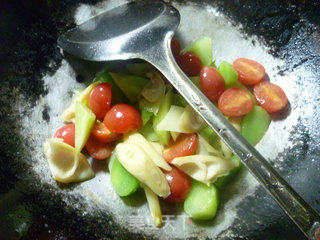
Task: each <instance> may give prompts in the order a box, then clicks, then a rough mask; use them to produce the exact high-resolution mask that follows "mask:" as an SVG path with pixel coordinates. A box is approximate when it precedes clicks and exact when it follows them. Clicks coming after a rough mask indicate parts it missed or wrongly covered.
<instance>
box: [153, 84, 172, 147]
mask: <svg viewBox="0 0 320 240" xmlns="http://www.w3.org/2000/svg"><path fill="white" fill-rule="evenodd" d="M172 100H173V93H172V90H169V91H168V92H167V93H166V95H165V96H164V98H163V99H161V103H160V108H159V111H158V114H157V115H155V116H154V117H153V129H154V131H155V133H156V134H157V135H158V138H159V142H160V143H161V144H163V145H168V144H169V141H170V132H169V131H161V130H157V126H158V124H159V123H160V122H161V121H162V119H163V118H164V117H165V116H166V115H167V113H168V111H169V109H170V106H171V104H172Z"/></svg>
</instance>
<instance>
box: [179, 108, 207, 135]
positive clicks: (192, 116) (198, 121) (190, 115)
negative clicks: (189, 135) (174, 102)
mask: <svg viewBox="0 0 320 240" xmlns="http://www.w3.org/2000/svg"><path fill="white" fill-rule="evenodd" d="M204 124H205V122H204V120H203V119H202V118H201V117H200V116H199V114H198V113H196V112H195V111H194V110H193V109H192V107H191V106H190V105H188V106H186V107H185V108H184V111H183V114H182V115H181V118H180V127H181V129H183V130H184V131H185V132H198V131H199V130H200V129H201V128H202V127H203V126H204Z"/></svg>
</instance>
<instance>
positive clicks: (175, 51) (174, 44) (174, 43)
mask: <svg viewBox="0 0 320 240" xmlns="http://www.w3.org/2000/svg"><path fill="white" fill-rule="evenodd" d="M180 50H181V48H180V43H179V41H178V39H176V38H174V37H173V38H172V39H171V51H172V55H173V56H174V58H177V57H178V56H179V55H180Z"/></svg>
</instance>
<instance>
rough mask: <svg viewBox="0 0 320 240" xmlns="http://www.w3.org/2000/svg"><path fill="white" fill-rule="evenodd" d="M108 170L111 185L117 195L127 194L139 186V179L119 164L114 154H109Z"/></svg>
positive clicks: (123, 195)
mask: <svg viewBox="0 0 320 240" xmlns="http://www.w3.org/2000/svg"><path fill="white" fill-rule="evenodd" d="M109 170H110V178H111V183H112V186H113V187H114V189H115V190H116V192H117V194H118V195H119V196H121V197H125V196H128V195H130V194H132V193H134V192H135V191H136V190H137V189H138V188H139V187H140V183H139V181H138V180H137V179H136V178H135V177H134V176H133V175H132V174H130V173H129V172H128V171H127V170H126V169H125V168H124V167H123V166H122V165H121V163H120V162H119V160H118V159H117V157H116V155H115V154H112V155H111V159H110V164H109Z"/></svg>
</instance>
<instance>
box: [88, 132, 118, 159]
mask: <svg viewBox="0 0 320 240" xmlns="http://www.w3.org/2000/svg"><path fill="white" fill-rule="evenodd" d="M86 149H87V151H88V153H89V154H90V156H91V157H93V158H95V159H98V160H104V159H106V158H108V157H110V155H111V151H112V146H111V145H110V144H108V143H102V142H99V141H98V140H97V139H96V138H95V137H93V136H90V137H89V139H88V141H87V143H86Z"/></svg>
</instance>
